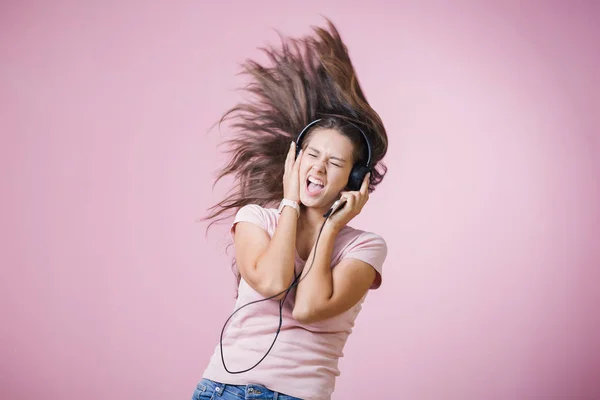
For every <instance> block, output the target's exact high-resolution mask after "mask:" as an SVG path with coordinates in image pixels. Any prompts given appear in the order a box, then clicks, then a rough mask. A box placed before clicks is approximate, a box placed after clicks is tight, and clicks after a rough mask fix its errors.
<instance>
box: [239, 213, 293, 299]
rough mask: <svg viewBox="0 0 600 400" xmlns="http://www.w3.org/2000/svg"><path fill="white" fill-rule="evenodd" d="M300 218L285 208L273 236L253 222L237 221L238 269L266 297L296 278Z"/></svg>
mask: <svg viewBox="0 0 600 400" xmlns="http://www.w3.org/2000/svg"><path fill="white" fill-rule="evenodd" d="M297 221H298V218H297V215H296V210H294V209H293V208H290V207H285V208H284V209H283V212H282V213H281V215H280V217H279V223H278V224H277V228H275V232H274V234H273V238H270V237H269V235H268V233H267V232H265V231H264V230H263V229H261V228H259V227H258V226H256V225H254V224H252V223H250V222H238V223H237V224H236V227H235V235H234V244H235V252H236V259H237V265H238V269H239V271H240V274H241V275H242V277H243V278H244V280H245V281H246V282H248V284H249V285H250V286H252V288H254V290H256V291H257V292H258V293H260V294H261V295H263V296H264V297H271V296H274V295H275V294H278V293H280V292H282V291H284V290H285V289H286V288H287V287H288V286H289V285H290V284H291V283H292V280H293V279H294V259H295V254H296V246H295V244H296V226H297ZM282 297H283V295H280V296H278V297H277V299H279V298H282Z"/></svg>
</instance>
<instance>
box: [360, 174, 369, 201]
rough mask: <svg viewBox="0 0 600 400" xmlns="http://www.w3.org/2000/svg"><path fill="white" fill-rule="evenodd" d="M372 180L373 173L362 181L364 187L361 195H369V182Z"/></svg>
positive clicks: (361, 188) (361, 187) (361, 189)
mask: <svg viewBox="0 0 600 400" xmlns="http://www.w3.org/2000/svg"><path fill="white" fill-rule="evenodd" d="M370 180H371V173H370V172H369V173H368V174H366V175H365V178H364V179H363V181H362V185H361V186H360V193H361V194H362V195H363V196H368V195H369V181H370Z"/></svg>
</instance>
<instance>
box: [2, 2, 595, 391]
mask: <svg viewBox="0 0 600 400" xmlns="http://www.w3.org/2000/svg"><path fill="white" fill-rule="evenodd" d="M53 3H54V4H52V5H50V3H49V2H46V3H43V2H39V4H37V5H35V4H26V3H25V2H16V1H15V2H12V3H9V2H6V1H5V2H2V4H1V5H0V35H1V38H2V40H1V41H0V60H2V61H1V62H0V131H1V132H2V145H1V146H0V147H1V150H0V153H1V154H0V183H1V186H2V207H0V213H1V214H0V221H2V223H1V225H0V226H1V229H0V232H1V241H0V243H1V249H2V250H1V252H0V263H1V264H0V265H1V267H2V278H1V279H0V315H1V318H2V326H1V329H0V343H1V344H0V360H2V361H1V362H0V397H1V398H2V399H34V398H36V399H37V398H44V399H76V398H86V399H90V400H94V399H98V400H99V399H130V398H143V399H179V398H189V397H190V396H191V394H192V391H193V389H194V386H195V383H196V381H197V380H198V379H199V378H200V374H201V372H202V370H203V368H204V366H205V364H206V362H207V360H208V357H209V354H210V353H211V351H212V349H213V346H214V345H215V344H216V342H217V340H218V335H219V332H220V328H221V325H222V323H223V322H224V320H225V318H226V316H227V315H228V313H229V312H230V310H231V307H232V305H233V301H234V299H233V294H234V292H233V278H232V275H231V272H230V270H229V258H228V256H227V255H226V254H225V253H224V244H225V239H226V228H225V227H224V226H221V227H218V228H217V229H215V230H214V231H211V232H210V234H209V235H208V237H205V231H204V230H205V228H206V225H205V224H200V223H195V222H194V220H195V219H196V218H197V217H198V216H200V215H202V213H203V212H204V210H205V209H206V207H208V206H209V205H210V204H212V202H213V201H216V200H217V199H218V196H219V194H221V193H223V191H224V190H225V187H224V186H219V187H218V188H217V190H216V191H215V192H212V191H211V184H212V178H213V176H214V172H215V170H216V168H217V164H218V163H220V162H221V161H222V159H221V158H220V157H219V156H218V155H217V154H216V151H215V147H216V144H217V143H218V141H219V140H220V137H219V134H218V133H217V132H216V131H211V132H208V133H207V130H208V128H209V127H210V125H211V124H212V123H213V122H214V121H215V120H216V119H217V118H218V117H219V115H220V113H221V112H222V111H224V110H225V108H226V107H228V106H230V105H231V104H233V102H234V101H235V100H236V97H235V96H236V95H235V93H234V92H233V89H234V88H235V87H236V86H237V85H238V83H239V82H240V81H239V78H236V77H235V73H236V72H237V71H238V63H239V62H241V61H243V60H244V59H245V58H246V57H251V56H255V55H256V50H255V48H256V47H257V46H260V45H263V44H264V43H266V42H267V41H270V42H273V41H275V40H276V39H277V36H276V34H275V33H274V32H273V31H272V30H271V28H277V29H281V30H282V31H283V32H284V33H287V34H298V33H306V32H308V31H309V28H308V27H309V25H311V24H320V23H321V22H322V19H321V18H320V17H319V15H320V14H323V15H326V16H329V17H330V18H332V19H333V20H334V21H335V22H336V23H337V24H338V26H339V29H340V30H341V32H342V34H343V36H344V37H345V39H346V41H347V43H348V45H349V48H350V51H351V53H352V56H353V58H354V61H355V64H356V67H357V70H358V73H359V77H360V79H361V81H362V83H363V85H364V88H365V90H366V92H367V95H368V97H369V99H370V100H371V102H372V104H373V105H374V106H375V107H376V108H377V109H378V110H379V111H380V113H381V115H382V117H383V119H384V121H385V122H386V124H387V127H388V129H389V133H390V149H389V156H388V157H387V163H388V166H389V169H390V170H389V175H388V176H387V178H386V179H385V181H384V183H382V184H381V186H380V187H379V189H378V190H377V191H376V192H375V193H374V194H373V195H372V196H371V200H370V204H369V205H368V206H367V208H366V209H365V211H364V214H362V215H360V216H359V217H358V219H357V220H356V225H357V226H359V227H361V228H364V229H370V230H374V231H376V232H378V233H381V234H382V235H383V236H385V237H386V239H387V241H388V244H389V247H390V251H389V256H388V260H387V263H386V265H385V276H384V284H383V286H382V288H381V290H379V291H377V292H373V293H372V295H371V296H370V297H369V298H368V300H367V302H366V304H365V308H364V310H363V313H362V314H361V315H360V317H359V319H358V324H357V327H356V331H355V333H354V334H353V336H351V338H350V340H349V342H348V345H347V348H346V352H345V353H346V357H345V358H344V359H343V360H342V361H341V368H342V375H341V377H340V378H339V380H338V388H337V391H336V395H335V397H334V398H335V399H358V398H361V399H364V398H369V399H371V398H373V399H374V398H385V399H411V400H429V399H431V400H434V399H435V400H437V399H450V400H455V399H456V400H459V399H460V400H462V399H485V400H496V399H498V400H501V399H502V400H504V399H536V400H538V399H593V398H594V399H597V398H600V381H599V380H598V377H599V376H600V375H599V374H600V343H599V339H598V338H600V314H599V313H598V311H597V307H596V305H597V304H598V301H599V300H600V299H599V290H598V289H597V282H598V281H599V278H600V276H599V273H598V270H599V267H600V246H599V234H600V165H599V161H598V159H599V156H600V141H599V138H598V131H599V127H600V117H599V115H600V94H599V93H600V92H599V90H598V88H599V87H600V78H599V77H600V74H598V73H597V71H599V70H600V47H599V46H598V42H597V40H598V37H600V36H599V35H600V28H598V27H599V25H598V23H597V17H598V15H599V8H598V7H597V6H589V5H585V3H584V2H578V4H576V3H570V4H569V3H568V2H566V1H564V2H562V4H563V5H560V4H559V2H555V3H557V4H556V5H549V4H550V3H549V2H547V3H546V5H544V6H542V5H540V6H538V5H534V2H529V3H530V5H527V6H524V5H517V4H516V3H515V4H514V5H510V4H509V3H506V2H502V3H503V5H493V3H492V2H490V3H489V5H482V2H477V4H476V2H473V4H470V5H469V4H468V3H466V2H461V3H460V4H461V5H460V6H459V5H457V4H459V3H458V2H439V3H438V4H437V5H433V4H429V5H425V3H423V2H418V3H419V4H420V5H415V4H417V2H415V4H409V3H402V2H395V3H396V5H393V6H392V5H388V4H392V2H388V1H387V0H381V1H377V2H371V3H369V2H354V3H355V4H354V5H351V6H350V5H349V4H350V3H349V2H342V1H336V2H334V1H323V0H318V1H305V2H294V3H288V2H280V1H275V0H272V1H252V2H238V3H239V4H233V2H223V3H218V2H207V5H201V4H200V2H197V1H196V2H193V1H189V2H187V3H184V2H162V4H163V5H162V6H156V5H152V6H150V5H149V3H150V2H142V1H138V2H128V3H127V4H122V2H96V4H95V5H91V4H88V5H84V4H83V3H82V2H71V3H70V4H68V3H67V2H64V1H61V2H56V1H55V2H53ZM450 3H452V4H454V6H452V7H451V6H449V4H450ZM587 3H589V4H592V3H593V2H587ZM219 4H220V5H219ZM250 4H251V5H250ZM540 4H541V2H540ZM385 222H388V223H390V224H389V225H385V224H384V223H385ZM367 361H371V362H372V364H369V363H368V362H367Z"/></svg>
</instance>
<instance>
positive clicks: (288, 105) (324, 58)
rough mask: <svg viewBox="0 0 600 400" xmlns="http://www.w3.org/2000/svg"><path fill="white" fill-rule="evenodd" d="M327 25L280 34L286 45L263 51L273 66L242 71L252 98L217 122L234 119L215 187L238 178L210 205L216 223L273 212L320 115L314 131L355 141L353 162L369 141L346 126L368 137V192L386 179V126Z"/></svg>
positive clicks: (250, 62)
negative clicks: (290, 155)
mask: <svg viewBox="0 0 600 400" xmlns="http://www.w3.org/2000/svg"><path fill="white" fill-rule="evenodd" d="M326 21H327V26H328V28H329V29H328V30H326V29H323V28H319V27H313V30H314V32H315V34H316V35H313V36H305V37H301V38H289V37H284V36H282V35H280V36H281V47H280V48H278V49H277V48H274V47H266V48H261V50H262V51H263V52H264V53H265V54H266V55H267V56H268V60H269V61H270V62H271V65H269V66H266V65H261V64H259V63H258V62H256V61H253V60H247V61H246V62H245V63H244V64H243V65H242V67H243V70H242V73H243V74H245V75H247V76H248V77H249V78H250V83H249V84H248V85H247V86H245V87H244V88H243V91H245V92H247V93H248V94H249V95H250V97H251V99H250V100H249V101H247V102H241V103H238V104H237V105H235V106H234V107H233V108H231V109H229V110H228V111H227V112H226V113H225V114H224V115H223V116H222V118H221V119H220V121H219V125H221V124H222V123H224V122H226V121H228V122H230V124H231V128H232V129H233V130H234V131H235V134H234V136H233V137H232V138H230V139H228V140H227V141H225V142H224V143H223V144H225V145H226V147H227V150H226V152H227V153H229V154H230V155H231V158H230V160H229V162H228V163H227V164H226V165H225V166H224V167H223V168H222V169H221V170H220V172H219V174H218V176H217V178H216V180H215V185H216V183H217V182H218V181H219V180H221V179H222V178H224V177H225V176H233V177H234V178H235V180H234V187H233V188H232V189H231V190H230V191H229V193H228V195H227V196H226V197H225V198H224V199H223V200H222V201H220V202H218V203H217V204H215V205H213V206H212V207H210V208H209V213H208V215H207V216H206V217H205V218H204V219H205V220H212V222H211V225H212V223H214V222H217V221H219V220H223V219H226V218H228V217H230V216H231V215H233V214H235V212H237V210H238V209H239V208H241V207H243V206H245V205H247V204H258V205H261V206H263V207H267V206H276V205H277V203H279V201H280V200H281V199H282V197H283V183H282V179H283V172H284V162H285V158H286V155H287V151H288V149H289V146H290V142H291V141H293V140H295V139H296V137H297V135H298V134H299V133H300V131H301V130H302V129H303V128H304V127H305V126H306V125H307V124H308V123H309V122H311V121H313V120H315V119H317V118H321V121H320V122H319V123H318V124H316V125H315V127H317V126H319V127H324V128H336V129H337V130H339V131H340V132H341V133H343V134H345V135H347V136H348V137H349V138H350V139H351V140H352V141H353V143H354V144H355V146H354V147H355V149H359V151H357V152H355V153H356V154H355V161H358V160H361V159H363V158H364V157H365V154H364V151H360V150H362V149H364V148H365V145H364V139H362V137H361V136H360V133H358V132H357V130H356V128H355V127H353V126H352V125H351V124H344V121H350V122H353V123H354V124H357V125H359V126H360V127H361V128H362V130H363V131H364V132H365V134H366V135H367V137H368V138H369V141H370V142H371V148H372V160H371V165H372V173H371V178H370V182H369V190H370V191H373V190H374V189H375V186H377V184H379V183H380V182H381V180H382V179H383V177H384V175H385V174H386V172H387V167H386V166H385V165H384V164H383V163H382V161H381V160H382V159H383V157H384V156H385V154H386V152H387V145H388V139H387V133H386V131H385V128H384V126H383V122H382V121H381V118H380V117H379V115H378V114H377V112H375V110H373V108H372V107H371V106H370V105H369V103H368V101H367V99H366V97H365V95H364V93H363V91H362V88H361V86H360V84H359V82H358V79H357V77H356V72H355V70H354V67H353V65H352V62H351V60H350V57H349V55H348V50H347V47H346V45H345V44H344V42H343V41H342V39H341V37H340V34H339V32H338V30H337V29H336V27H335V26H334V25H333V23H332V22H331V21H330V20H329V19H326ZM313 129H314V128H313ZM306 136H309V135H306ZM306 142H307V140H304V141H303V143H306ZM209 227H210V225H209Z"/></svg>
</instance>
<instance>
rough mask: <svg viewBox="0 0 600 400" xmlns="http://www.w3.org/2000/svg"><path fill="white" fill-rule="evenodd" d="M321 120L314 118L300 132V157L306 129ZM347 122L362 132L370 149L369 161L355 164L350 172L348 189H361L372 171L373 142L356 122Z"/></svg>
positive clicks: (298, 143)
mask: <svg viewBox="0 0 600 400" xmlns="http://www.w3.org/2000/svg"><path fill="white" fill-rule="evenodd" d="M319 121H321V119H317V120H314V121H313V122H311V123H310V124H308V125H306V126H305V127H304V129H302V132H300V134H299V135H298V138H297V139H296V157H298V154H299V153H300V150H301V149H302V147H301V145H302V144H301V143H302V137H303V136H304V133H305V132H306V131H308V129H309V128H310V127H311V126H313V125H314V124H316V123H317V122H319ZM346 123H348V124H350V125H352V126H354V127H355V128H356V129H358V130H359V132H360V133H361V134H362V136H363V138H364V139H365V143H366V144H367V150H368V155H367V162H366V163H365V164H361V163H356V164H354V165H353V166H352V171H351V172H350V177H349V178H348V189H349V190H359V189H360V187H361V186H362V183H363V180H364V179H365V176H366V175H367V174H368V173H369V172H371V143H370V142H369V139H368V138H367V135H366V134H365V132H363V130H362V129H360V128H359V127H358V126H357V125H356V124H353V123H352V122H347V121H346Z"/></svg>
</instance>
